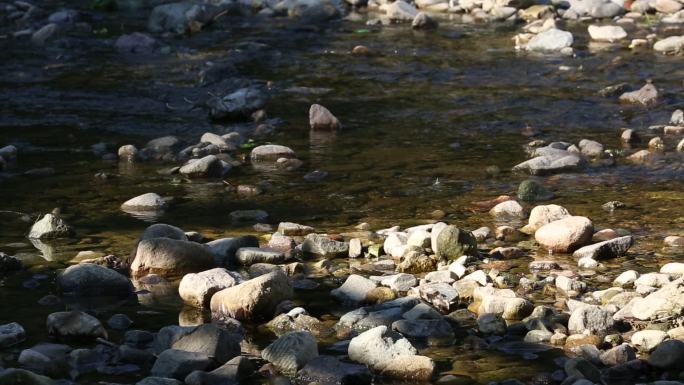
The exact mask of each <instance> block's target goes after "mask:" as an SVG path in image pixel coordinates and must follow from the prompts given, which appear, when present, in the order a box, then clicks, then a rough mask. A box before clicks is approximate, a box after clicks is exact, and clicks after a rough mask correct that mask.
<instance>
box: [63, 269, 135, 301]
mask: <svg viewBox="0 0 684 385" xmlns="http://www.w3.org/2000/svg"><path fill="white" fill-rule="evenodd" d="M57 284H58V285H59V288H60V290H61V291H62V292H63V293H65V294H73V295H78V296H98V295H107V296H122V297H123V296H128V295H130V294H131V293H132V292H133V284H131V281H130V280H129V279H128V278H127V277H125V276H124V275H122V274H119V273H117V272H116V271H114V270H112V269H108V268H106V267H104V266H99V265H95V264H92V263H81V264H78V265H74V266H70V267H68V268H66V270H64V271H63V272H61V273H60V274H59V275H58V276H57Z"/></svg>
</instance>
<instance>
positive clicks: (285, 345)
mask: <svg viewBox="0 0 684 385" xmlns="http://www.w3.org/2000/svg"><path fill="white" fill-rule="evenodd" d="M261 357H262V358H263V359H264V360H266V361H268V362H270V363H272V364H273V365H274V366H275V367H276V368H278V369H279V370H280V371H281V372H283V373H285V374H288V375H294V374H295V373H297V370H299V369H301V368H302V367H303V366H304V365H306V364H307V363H308V362H309V361H310V360H311V359H313V358H315V357H318V343H317V342H316V338H315V337H314V336H313V335H312V334H311V333H309V332H306V331H297V332H289V333H285V334H283V335H282V336H281V337H280V338H278V339H277V340H275V341H274V342H273V343H271V344H270V345H268V346H267V347H266V349H264V351H263V352H261Z"/></svg>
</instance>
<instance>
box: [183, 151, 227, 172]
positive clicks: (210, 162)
mask: <svg viewBox="0 0 684 385" xmlns="http://www.w3.org/2000/svg"><path fill="white" fill-rule="evenodd" d="M226 171H227V170H226V169H225V168H224V165H223V163H221V161H220V160H219V158H217V157H216V156H215V155H207V156H205V157H203V158H200V159H191V160H189V161H188V163H186V164H185V165H184V166H183V167H181V168H180V170H179V171H178V172H180V173H181V174H182V175H184V176H186V177H188V178H220V177H222V176H223V175H224V174H225V173H226Z"/></svg>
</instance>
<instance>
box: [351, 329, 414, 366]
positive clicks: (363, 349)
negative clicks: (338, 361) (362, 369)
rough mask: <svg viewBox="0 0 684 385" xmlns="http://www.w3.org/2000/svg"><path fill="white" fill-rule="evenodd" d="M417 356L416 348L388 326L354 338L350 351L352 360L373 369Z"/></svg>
mask: <svg viewBox="0 0 684 385" xmlns="http://www.w3.org/2000/svg"><path fill="white" fill-rule="evenodd" d="M416 354H417V351H416V348H414V347H413V345H411V343H410V342H409V341H408V340H407V339H406V338H403V337H402V336H401V334H399V333H396V332H393V331H391V330H389V329H388V328H387V326H378V327H376V328H373V329H370V330H368V331H365V332H363V333H361V334H359V335H358V336H356V337H354V338H352V340H351V342H350V343H349V350H348V355H349V358H350V359H351V360H353V361H357V362H360V363H362V364H365V365H368V366H370V367H372V368H381V367H382V366H383V365H384V364H386V363H387V362H389V361H391V360H392V359H393V358H395V357H399V356H415V355H416Z"/></svg>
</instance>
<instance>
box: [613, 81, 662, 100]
mask: <svg viewBox="0 0 684 385" xmlns="http://www.w3.org/2000/svg"><path fill="white" fill-rule="evenodd" d="M657 100H658V89H656V87H655V86H654V85H653V84H651V83H646V85H644V86H643V87H641V88H640V89H639V90H637V91H631V92H625V93H624V94H622V95H620V102H622V103H632V104H642V105H644V106H650V105H652V104H655V103H656V102H657Z"/></svg>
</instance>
